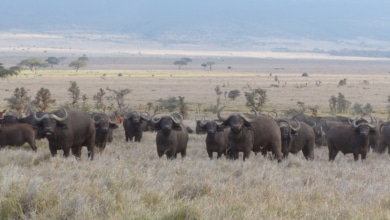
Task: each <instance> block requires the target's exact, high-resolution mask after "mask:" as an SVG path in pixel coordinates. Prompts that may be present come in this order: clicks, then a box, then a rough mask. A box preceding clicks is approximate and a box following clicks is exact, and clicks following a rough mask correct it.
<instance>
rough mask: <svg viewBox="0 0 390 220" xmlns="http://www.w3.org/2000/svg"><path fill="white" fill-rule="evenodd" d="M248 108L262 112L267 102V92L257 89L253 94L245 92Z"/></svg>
mask: <svg viewBox="0 0 390 220" xmlns="http://www.w3.org/2000/svg"><path fill="white" fill-rule="evenodd" d="M245 98H246V106H247V107H250V108H254V109H255V110H256V111H258V112H260V111H261V107H263V106H264V105H265V103H266V101H267V91H266V90H265V89H261V88H257V89H255V90H253V91H252V92H245Z"/></svg>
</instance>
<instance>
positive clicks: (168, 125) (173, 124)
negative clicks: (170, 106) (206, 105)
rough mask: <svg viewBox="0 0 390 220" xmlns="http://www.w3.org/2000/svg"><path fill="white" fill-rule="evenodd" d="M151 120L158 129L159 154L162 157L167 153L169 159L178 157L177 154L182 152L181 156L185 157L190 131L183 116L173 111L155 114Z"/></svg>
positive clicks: (157, 143)
mask: <svg viewBox="0 0 390 220" xmlns="http://www.w3.org/2000/svg"><path fill="white" fill-rule="evenodd" d="M151 121H152V123H153V125H154V128H155V129H156V130H157V135H156V145H157V154H158V156H159V157H162V156H163V155H164V154H166V155H167V159H176V155H177V154H178V153H181V157H182V158H183V157H185V156H186V151H187V143H188V132H187V129H186V126H185V125H184V124H183V117H182V116H181V115H180V114H178V113H173V114H171V115H165V116H161V117H157V116H153V117H152V119H151Z"/></svg>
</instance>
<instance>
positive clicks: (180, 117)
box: [171, 113, 183, 124]
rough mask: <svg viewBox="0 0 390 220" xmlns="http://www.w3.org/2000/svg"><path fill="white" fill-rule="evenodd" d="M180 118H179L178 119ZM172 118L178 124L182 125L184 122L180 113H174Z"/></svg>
mask: <svg viewBox="0 0 390 220" xmlns="http://www.w3.org/2000/svg"><path fill="white" fill-rule="evenodd" d="M177 117H178V118H177ZM171 118H172V120H173V121H174V122H175V123H177V124H180V123H182V122H183V116H181V114H178V113H172V114H171Z"/></svg>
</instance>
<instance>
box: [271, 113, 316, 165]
mask: <svg viewBox="0 0 390 220" xmlns="http://www.w3.org/2000/svg"><path fill="white" fill-rule="evenodd" d="M277 122H278V124H279V127H280V133H281V136H282V153H283V156H284V157H288V154H289V153H293V154H296V153H298V152H299V151H302V153H303V155H304V156H305V158H306V159H310V160H312V159H314V139H315V135H314V130H313V128H312V127H311V126H309V125H307V124H306V123H301V122H299V121H298V120H278V121H277Z"/></svg>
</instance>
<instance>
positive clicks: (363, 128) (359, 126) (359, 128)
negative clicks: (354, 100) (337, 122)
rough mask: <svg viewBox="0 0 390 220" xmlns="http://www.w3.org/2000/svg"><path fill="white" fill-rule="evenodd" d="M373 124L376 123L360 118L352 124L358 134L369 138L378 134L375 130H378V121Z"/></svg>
mask: <svg viewBox="0 0 390 220" xmlns="http://www.w3.org/2000/svg"><path fill="white" fill-rule="evenodd" d="M357 122H359V123H357ZM371 122H374V124H371V123H368V122H365V121H363V120H361V118H360V119H355V120H352V121H351V122H350V124H351V125H352V126H353V128H354V130H355V132H356V133H358V134H359V135H361V136H368V135H369V134H375V133H376V130H375V128H376V124H377V121H373V120H372V121H371Z"/></svg>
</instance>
